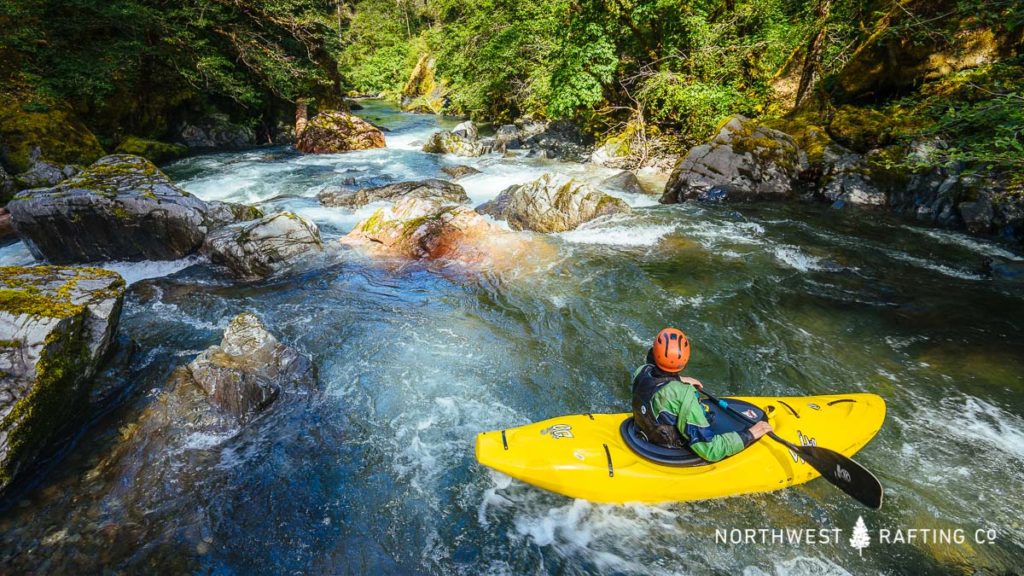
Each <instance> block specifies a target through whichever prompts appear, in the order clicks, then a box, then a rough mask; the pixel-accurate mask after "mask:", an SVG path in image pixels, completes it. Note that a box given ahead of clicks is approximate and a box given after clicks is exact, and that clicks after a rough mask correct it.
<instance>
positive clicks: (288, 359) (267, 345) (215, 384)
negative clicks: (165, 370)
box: [185, 312, 317, 422]
mask: <svg viewBox="0 0 1024 576" xmlns="http://www.w3.org/2000/svg"><path fill="white" fill-rule="evenodd" d="M185 370H186V371H187V373H188V378H189V379H190V380H191V381H192V382H193V383H195V384H196V385H197V386H198V387H199V388H200V389H202V391H203V392H204V393H205V394H206V396H207V398H208V399H209V401H210V402H211V403H212V404H214V405H215V406H217V407H218V408H220V409H221V410H223V411H224V412H227V413H228V414H231V415H232V416H234V417H235V418H236V419H238V420H239V421H241V422H244V421H246V420H249V419H250V418H252V417H253V416H255V415H256V414H258V413H259V412H260V411H262V410H264V409H266V408H267V407H268V406H269V405H270V404H271V403H272V402H273V401H274V400H275V399H277V397H278V395H279V394H280V393H281V392H282V390H285V389H308V388H313V387H315V386H316V382H317V370H316V366H315V365H314V364H313V363H312V362H311V361H310V360H309V358H307V357H305V356H303V355H302V354H300V353H299V352H297V351H296V350H295V349H294V348H291V347H289V346H285V345H284V344H281V343H280V342H279V341H278V340H277V338H275V337H274V335H273V334H271V333H270V332H268V331H267V329H266V328H265V327H264V326H263V324H262V323H261V322H260V320H259V318H257V317H256V315H254V314H252V313H248V312H246V313H244V314H239V315H238V316H236V317H235V318H234V319H233V320H232V321H231V323H230V324H229V325H228V327H227V330H225V331H224V338H223V340H221V343H220V345H219V346H212V347H210V348H209V349H207V350H206V351H204V352H203V353H202V354H200V355H199V356H198V357H197V358H196V359H195V360H193V361H192V362H191V363H190V364H189V365H188V366H186V368H185Z"/></svg>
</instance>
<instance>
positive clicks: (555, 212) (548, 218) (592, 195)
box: [477, 174, 630, 232]
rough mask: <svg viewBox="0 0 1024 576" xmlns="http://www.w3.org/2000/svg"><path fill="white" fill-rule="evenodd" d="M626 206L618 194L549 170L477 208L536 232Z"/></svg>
mask: <svg viewBox="0 0 1024 576" xmlns="http://www.w3.org/2000/svg"><path fill="white" fill-rule="evenodd" d="M629 210H630V208H629V206H628V205H627V204H626V203H625V202H623V201H622V200H620V199H619V198H615V197H614V196H609V195H607V194H605V193H604V192H600V191H598V190H595V189H593V188H591V187H590V186H589V185H587V184H583V183H580V182H577V181H575V180H573V179H571V178H568V179H566V178H562V177H559V176H555V175H552V174H545V175H543V176H541V177H540V178H538V179H537V180H535V181H533V182H530V183H528V184H521V185H517V186H510V187H508V188H506V189H505V190H504V191H503V192H502V193H501V194H499V195H498V197H497V198H495V199H494V200H491V201H490V202H487V203H485V204H482V205H481V206H479V207H478V208H477V212H480V213H481V214H487V215H489V216H493V217H494V218H497V219H499V220H507V221H508V225H509V226H510V227H511V228H512V229H514V230H533V231H535V232H565V231H566V230H572V229H574V228H576V227H577V226H579V225H580V224H583V223H584V222H588V221H590V220H593V219H594V218H598V217H601V216H607V215H610V214H619V213H622V212H629Z"/></svg>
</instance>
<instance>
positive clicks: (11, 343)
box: [0, 340, 22, 348]
mask: <svg viewBox="0 0 1024 576" xmlns="http://www.w3.org/2000/svg"><path fill="white" fill-rule="evenodd" d="M21 346H22V341H21V340H0V348H21Z"/></svg>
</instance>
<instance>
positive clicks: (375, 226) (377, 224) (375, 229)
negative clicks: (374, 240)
mask: <svg viewBox="0 0 1024 576" xmlns="http://www.w3.org/2000/svg"><path fill="white" fill-rule="evenodd" d="M384 222H385V220H384V209H383V208H380V209H378V210H377V211H376V212H374V213H373V214H372V215H371V216H370V217H369V218H367V219H366V220H363V223H362V224H360V225H359V230H360V231H361V232H365V233H366V234H369V235H371V236H375V235H377V234H380V233H381V232H382V231H383V230H384Z"/></svg>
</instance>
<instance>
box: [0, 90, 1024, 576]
mask: <svg viewBox="0 0 1024 576" xmlns="http://www.w3.org/2000/svg"><path fill="white" fill-rule="evenodd" d="M360 114H361V115H363V116H365V117H367V118H369V119H371V120H372V121H374V122H377V123H379V124H381V125H383V126H385V127H387V128H388V129H389V130H390V131H389V132H387V133H386V137H387V141H388V148H387V149H382V150H371V151H363V152H355V153H350V154H345V155H323V156H305V155H300V154H297V153H295V152H294V151H292V150H290V149H287V148H284V147H279V148H268V149H258V150H251V151H244V152H231V153H219V154H210V155H203V156H197V157H192V158H188V159H185V160H182V161H179V162H177V163H174V164H172V165H170V166H167V167H166V171H167V173H168V174H169V175H171V177H172V178H174V179H175V180H176V181H178V182H179V183H180V185H181V186H182V187H183V188H185V189H186V190H188V191H190V192H192V193H194V194H196V195H198V196H199V197H201V198H203V199H206V200H214V199H216V200H231V201H240V202H248V203H254V204H257V205H260V206H261V207H263V208H264V209H265V210H266V211H268V212H269V211H271V210H274V209H282V208H287V209H290V210H294V211H296V212H297V213H299V214H301V215H303V216H305V217H307V218H310V219H312V220H314V221H315V222H316V223H317V224H318V225H319V226H320V227H321V232H322V234H323V235H324V237H325V238H326V239H335V238H338V237H340V236H342V235H344V234H345V233H346V232H347V231H348V230H350V229H351V228H352V227H353V226H354V225H355V224H356V222H358V221H359V220H360V219H362V218H364V217H366V216H368V215H369V214H371V213H372V212H373V210H374V209H376V207H377V206H370V207H367V208H364V209H360V210H358V211H356V212H354V213H353V212H351V211H347V210H344V209H333V208H325V207H322V206H320V205H319V204H318V202H317V200H316V197H315V196H316V193H317V192H318V191H319V190H320V189H321V188H323V187H324V186H325V185H328V184H340V183H342V182H344V181H346V179H349V178H353V179H355V182H356V184H357V185H359V186H364V185H374V184H379V183H384V182H387V181H392V180H393V181H400V180H411V179H423V178H428V177H439V176H440V177H443V175H441V173H440V169H441V168H442V167H443V166H446V165H454V164H469V165H472V166H474V167H476V168H478V169H479V170H481V171H482V173H481V174H477V175H473V176H470V177H467V178H464V179H462V180H460V181H459V183H460V184H462V185H463V186H464V187H465V188H466V190H467V192H468V193H469V195H470V197H471V198H472V199H473V201H474V203H479V202H483V201H485V200H488V199H490V198H493V197H494V196H496V195H497V194H498V193H499V192H500V191H501V190H502V189H504V188H505V187H506V186H508V185H510V184H515V183H522V182H527V181H530V180H533V179H535V178H536V177H538V176H540V175H541V174H543V173H545V172H556V173H561V174H567V175H573V176H576V177H578V178H583V179H586V180H590V181H594V182H597V181H600V180H601V179H603V178H605V177H607V176H609V175H611V174H614V173H615V172H614V171H611V170H606V169H600V168H595V167H592V166H584V165H579V164H568V163H560V162H556V161H550V160H541V159H532V158H525V157H516V158H502V157H498V156H487V157H483V158H474V159H467V158H455V157H444V156H436V155H428V154H424V153H422V152H420V151H419V146H418V143H419V142H421V141H422V140H423V139H425V138H426V136H427V135H429V134H430V133H431V132H432V131H434V130H437V129H438V126H439V125H442V126H451V125H452V123H449V122H448V121H447V120H444V119H437V118H435V117H433V116H425V115H411V114H402V113H398V112H396V111H395V110H394V109H393V108H391V107H389V106H387V105H386V104H383V103H373V102H370V103H367V105H366V108H365V109H364V110H363V111H361V112H360ZM350 182H351V181H350ZM613 192H614V191H613ZM616 195H619V196H620V197H622V198H624V199H625V200H626V201H627V202H628V203H629V204H630V205H631V206H633V207H634V208H635V210H634V211H633V213H632V214H629V215H627V216H618V217H613V218H611V219H608V220H604V221H600V222H597V223H592V224H591V225H587V226H584V227H583V228H581V229H578V230H576V231H572V232H569V233H564V234H556V235H551V236H550V237H548V239H547V241H548V242H549V243H550V244H551V245H552V246H553V251H552V253H553V254H554V257H550V256H549V257H547V258H546V259H544V260H543V262H541V263H539V264H538V262H527V261H524V262H521V263H513V265H512V266H508V267H503V268H502V269H501V271H500V272H494V271H484V272H480V273H474V274H468V273H456V272H453V271H451V270H447V269H444V268H439V267H436V266H424V265H420V264H416V263H404V264H402V263H395V262H386V263H385V262H375V261H373V260H371V259H368V258H366V257H364V256H358V255H356V254H355V253H354V252H351V253H349V252H345V253H342V254H341V255H340V256H339V257H338V259H337V260H336V261H334V262H331V263H329V264H324V265H316V266H311V267H310V269H309V270H306V271H304V272H302V273H301V274H298V275H295V276H290V277H286V278H280V279H272V280H269V281H265V282H261V283H256V284H236V283H232V282H230V281H229V280H227V279H226V277H225V275H224V274H222V273H220V272H218V271H217V270H216V269H215V268H213V267H212V266H211V265H209V264H208V263H206V262H205V261H203V260H202V259H200V258H198V257H194V258H189V259H186V260H182V261H178V262H163V263H133V264H127V263H110V264H109V267H112V268H114V269H116V270H118V271H120V272H121V273H122V274H124V275H125V276H126V278H127V279H128V280H129V281H130V282H131V283H132V285H131V289H130V292H129V295H128V297H127V300H126V304H125V309H124V314H123V317H122V323H121V334H122V335H123V340H127V339H130V340H133V341H135V342H136V343H137V346H136V347H135V349H134V351H133V352H132V353H131V354H128V352H127V349H128V348H130V347H128V346H122V352H121V353H120V355H119V357H118V359H115V361H114V362H113V364H112V366H113V367H112V368H111V369H109V370H107V371H106V372H105V373H104V374H103V375H101V377H100V380H101V382H103V383H105V384H106V385H121V386H124V387H125V392H124V394H123V398H122V401H121V402H120V404H119V405H118V407H117V408H116V409H114V410H112V411H110V412H109V413H107V414H105V415H104V416H102V417H101V418H99V419H98V420H97V421H96V422H94V423H93V425H92V426H91V427H90V429H89V430H88V431H87V432H85V433H84V434H83V435H82V436H81V437H80V438H79V439H78V440H77V442H76V444H75V445H74V447H73V448H72V449H71V450H69V451H68V454H67V455H66V456H65V457H64V458H63V459H61V460H60V461H58V462H57V463H55V464H54V465H53V466H52V467H51V469H50V470H49V471H48V473H47V475H46V476H45V477H44V478H43V479H42V480H41V482H40V483H39V484H38V485H37V486H36V487H35V488H34V489H32V490H30V491H28V492H27V493H25V494H23V495H21V496H20V497H19V499H18V500H17V501H16V502H14V503H13V504H12V505H11V506H10V507H9V508H8V509H6V510H4V511H2V512H0V538H2V544H3V545H2V551H0V572H2V573H6V574H25V573H38V574H58V573H63V574H86V573H108V572H109V573H117V572H125V573H133V574H135V573H138V574H142V573H145V574H176V573H204V574H206V573H212V574H362V573H374V574H466V575H477V574H741V573H742V574H745V575H749V576H757V575H762V574H836V575H841V574H868V573H870V574H878V573H885V574H910V573H915V574H918V573H937V574H946V573H951V574H972V573H975V572H977V571H979V570H980V571H982V573H991V574H1003V573H1020V571H1021V567H1022V566H1024V514H1022V513H1021V509H1022V506H1024V501H1022V498H1021V494H1024V417H1022V414H1024V352H1022V350H1024V293H1022V291H1021V289H1020V287H1019V285H1018V286H1013V285H1010V284H1001V283H998V282H994V281H992V280H988V279H985V278H983V277H982V276H980V275H979V273H978V269H979V268H980V262H981V260H982V259H983V258H984V257H985V256H987V255H998V256H1001V257H1004V258H1016V257H1015V256H1014V255H1012V254H1010V253H1008V252H1006V250H1005V249H1004V248H1002V247H1000V246H997V245H994V244H990V243H988V242H985V241H982V240H978V239H975V238H971V237H969V236H966V235H964V234H960V233H954V232H948V231H942V230H936V229H929V228H922V227H918V226H914V225H911V224H908V223H906V222H904V221H900V220H897V219H895V218H890V217H888V216H884V215H879V214H875V213H857V212H850V211H836V210H830V209H826V208H823V207H822V206H817V205H815V206H804V205H786V206H782V205H759V206H742V207H740V206H704V205H697V204H692V203H690V204H683V205H674V206H661V205H658V204H657V202H656V199H657V196H654V195H651V196H648V195H629V194H625V193H622V192H621V191H620V192H618V193H616ZM28 260H30V257H29V256H28V253H27V251H26V250H25V248H24V246H22V245H20V244H16V245H13V246H9V247H7V248H3V249H2V250H0V262H2V263H4V264H13V263H24V262H26V261H28ZM242 311H252V312H254V313H256V314H257V315H258V316H259V317H260V318H262V319H263V321H264V322H265V324H266V325H267V327H268V328H269V329H270V331H271V332H273V333H275V334H276V335H277V336H278V337H279V338H280V339H281V340H282V341H284V342H287V343H288V344H290V345H292V346H294V347H296V348H297V349H298V350H300V351H301V352H303V353H305V354H307V355H309V356H310V357H312V358H313V360H314V362H315V363H316V364H317V365H318V366H319V368H320V393H319V394H315V395H312V396H309V397H303V398H290V399H286V401H284V402H281V403H279V404H276V405H274V406H273V407H272V408H271V409H269V410H268V411H267V412H266V413H265V414H263V415H262V416H260V417H259V418H256V419H255V420H253V421H252V422H250V423H248V424H247V425H245V426H244V427H242V428H240V429H237V430H229V431H226V432H225V433H224V434H221V435H198V434H197V435H194V437H189V438H187V439H186V441H185V442H180V443H162V442H161V441H160V439H156V438H139V437H138V436H137V435H134V434H133V430H134V427H135V426H137V422H138V420H139V418H140V416H141V415H142V414H143V413H144V411H145V410H146V409H147V407H148V406H150V405H151V404H152V403H154V402H156V401H158V400H157V399H158V396H159V393H160V391H161V390H163V389H164V387H165V385H166V381H167V377H168V374H169V373H170V371H171V370H172V369H173V368H175V367H176V366H179V365H181V364H184V363H186V362H188V361H189V360H190V359H191V358H192V357H193V356H194V355H196V354H198V353H199V352H200V351H201V350H203V349H204V348H206V347H208V346H210V345H211V344H214V343H217V342H219V341H220V338H221V333H222V331H223V329H224V327H225V326H226V325H227V322H228V321H229V320H230V319H231V318H232V317H233V316H234V315H236V314H238V313H239V312H242ZM666 325H676V326H678V327H680V328H682V329H683V330H684V331H685V332H686V333H687V334H688V335H689V337H690V339H691V341H692V342H693V345H694V352H693V357H692V360H691V362H690V366H689V368H688V370H687V371H688V373H689V374H690V375H692V376H695V377H697V378H700V379H701V380H703V381H704V382H705V384H706V385H707V386H708V388H709V390H712V391H714V392H716V393H717V394H718V395H727V394H743V395H801V394H827V393H838V392H873V393H877V394H880V395H882V396H883V397H884V398H885V399H886V401H887V403H888V415H887V418H886V422H885V424H884V426H883V428H882V430H881V432H880V433H879V435H878V436H877V437H876V438H875V439H874V440H873V441H872V442H871V443H870V444H869V445H868V446H867V447H866V448H865V449H864V450H863V451H862V452H860V453H859V455H858V456H857V459H858V460H859V461H860V462H861V463H863V464H864V465H865V466H867V467H868V468H869V469H871V470H872V471H874V472H875V473H876V474H877V475H878V477H879V479H880V480H881V481H882V483H883V484H884V485H885V487H886V489H887V495H886V496H887V499H886V503H885V506H884V508H883V510H882V511H880V512H873V511H869V510H866V509H864V508H861V507H859V505H858V504H857V503H856V502H854V501H853V500H851V499H849V498H847V497H845V496H844V495H843V494H842V493H840V492H839V491H837V490H835V489H834V488H832V487H831V486H830V485H829V484H827V483H826V482H824V481H822V480H815V481H812V482H810V483H808V484H805V485H803V486H800V487H796V488H792V489H788V490H785V491H781V492H776V493H771V494H762V495H754V496H744V497H736V498H727V499H722V500H715V501H708V502H696V503H685V504H671V505H660V506H640V505H627V506H606V505H595V504H590V503H587V502H584V501H573V500H571V499H567V498H564V497H561V496H557V495H553V494H549V493H545V492H542V491H540V490H538V489H536V488H533V487H530V486H528V485H525V484H522V483H520V482H517V481H512V480H510V479H508V478H507V477H503V476H501V475H498V474H496V473H492V472H490V471H488V470H487V469H484V468H482V467H480V466H479V465H477V464H476V462H475V460H474V458H473V439H474V436H475V435H476V433H478V432H481V431H485V430H491V429H497V428H507V427H512V426H517V425H521V424H525V423H528V422H532V421H535V420H540V419H545V418H550V417H554V416H558V415H561V414H568V413H582V412H620V411H626V410H628V406H629V374H630V372H631V371H632V370H633V368H634V367H635V366H637V365H638V363H640V362H642V360H643V356H644V353H645V351H646V349H647V346H648V342H649V341H650V339H651V338H652V337H653V335H654V334H655V333H656V332H657V330H658V329H660V328H662V327H664V326H666ZM858 517H863V519H864V521H865V523H866V525H867V527H868V528H869V530H870V531H871V532H870V534H871V535H872V537H873V542H872V544H871V545H870V546H869V547H868V548H866V549H864V550H863V551H862V553H858V551H857V550H856V549H854V548H852V547H851V546H850V545H849V542H848V540H849V538H850V535H851V533H852V529H853V527H854V524H855V522H856V521H857V519H858ZM733 528H739V529H745V528H807V529H818V528H826V529H831V528H840V529H842V530H843V532H842V538H840V539H839V541H838V542H835V541H833V542H830V543H824V544H820V543H819V544H807V543H804V544H802V545H794V544H790V543H778V542H772V541H771V540H770V539H769V540H768V541H766V542H764V543H762V542H761V541H758V542H756V543H753V544H750V543H747V544H732V543H728V542H726V543H722V542H721V541H716V530H727V529H733ZM880 528H888V529H891V530H897V529H904V530H905V529H910V528H934V529H945V530H953V529H957V528H959V529H962V530H963V533H964V535H965V536H966V537H965V541H964V542H963V543H961V544H957V543H952V544H935V543H931V542H928V541H922V538H920V537H918V538H917V540H916V541H914V542H913V543H892V544H883V543H879V542H878V541H877V534H878V532H877V531H878V529H880ZM978 529H983V530H992V531H993V532H992V533H993V534H995V541H994V542H987V541H986V542H976V541H975V531H976V530H978Z"/></svg>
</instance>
